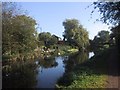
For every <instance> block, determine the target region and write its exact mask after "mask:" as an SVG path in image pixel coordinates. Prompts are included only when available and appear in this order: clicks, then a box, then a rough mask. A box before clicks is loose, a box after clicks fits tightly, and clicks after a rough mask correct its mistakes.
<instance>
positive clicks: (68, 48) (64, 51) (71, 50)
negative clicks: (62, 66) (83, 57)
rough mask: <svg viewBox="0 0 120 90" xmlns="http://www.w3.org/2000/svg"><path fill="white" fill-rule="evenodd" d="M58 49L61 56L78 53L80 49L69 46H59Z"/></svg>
mask: <svg viewBox="0 0 120 90" xmlns="http://www.w3.org/2000/svg"><path fill="white" fill-rule="evenodd" d="M58 49H59V53H61V55H69V54H71V53H75V52H77V51H78V49H76V48H72V47H71V46H69V45H65V44H64V45H58Z"/></svg>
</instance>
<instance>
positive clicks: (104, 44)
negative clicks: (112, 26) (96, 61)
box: [91, 30, 110, 53]
mask: <svg viewBox="0 0 120 90" xmlns="http://www.w3.org/2000/svg"><path fill="white" fill-rule="evenodd" d="M109 45H110V34H109V31H105V30H102V31H100V32H98V34H97V35H96V36H95V37H94V39H93V41H91V47H92V49H93V51H94V52H95V53H98V52H101V51H103V50H105V49H106V48H108V47H109Z"/></svg>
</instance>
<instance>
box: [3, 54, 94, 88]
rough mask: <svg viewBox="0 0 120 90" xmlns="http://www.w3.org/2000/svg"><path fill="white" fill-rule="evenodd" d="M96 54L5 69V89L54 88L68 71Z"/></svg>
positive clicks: (29, 63) (28, 63)
mask: <svg viewBox="0 0 120 90" xmlns="http://www.w3.org/2000/svg"><path fill="white" fill-rule="evenodd" d="M93 55H94V53H87V52H83V53H74V54H71V55H69V56H53V57H50V58H49V57H48V58H45V59H37V60H36V61H35V62H34V60H32V61H31V62H30V61H28V62H24V63H23V62H19V63H18V62H17V63H14V64H12V65H11V66H10V67H9V68H8V67H6V68H5V69H3V73H2V76H3V80H2V81H3V88H7V87H9V88H10V87H12V88H21V87H25V88H30V87H32V88H54V87H55V85H56V83H57V81H58V79H59V78H60V77H62V76H63V74H64V73H65V72H66V71H68V72H69V71H70V70H72V68H73V67H74V66H75V65H77V64H80V63H83V62H84V61H86V60H88V59H89V58H91V57H92V56H93Z"/></svg>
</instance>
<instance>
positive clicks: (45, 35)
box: [39, 32, 59, 47]
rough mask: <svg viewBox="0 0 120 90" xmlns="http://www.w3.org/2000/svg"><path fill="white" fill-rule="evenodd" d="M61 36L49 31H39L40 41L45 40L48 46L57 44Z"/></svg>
mask: <svg viewBox="0 0 120 90" xmlns="http://www.w3.org/2000/svg"><path fill="white" fill-rule="evenodd" d="M58 40H59V37H58V36H56V35H51V33H49V32H42V33H39V41H40V42H44V45H45V46H46V47H50V46H51V45H55V44H57V42H58Z"/></svg>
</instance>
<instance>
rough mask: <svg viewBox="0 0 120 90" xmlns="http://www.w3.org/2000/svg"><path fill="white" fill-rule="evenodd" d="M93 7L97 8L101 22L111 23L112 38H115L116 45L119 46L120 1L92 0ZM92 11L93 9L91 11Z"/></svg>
mask: <svg viewBox="0 0 120 90" xmlns="http://www.w3.org/2000/svg"><path fill="white" fill-rule="evenodd" d="M93 5H94V8H95V9H96V8H97V9H98V10H99V12H100V14H101V15H102V17H101V18H100V20H101V21H102V22H103V23H107V24H112V25H113V27H112V29H111V31H112V39H113V38H115V39H116V40H115V41H116V45H117V46H118V48H119V46H120V44H119V43H120V34H119V31H120V1H118V2H94V3H93ZM93 12H94V11H93Z"/></svg>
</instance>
